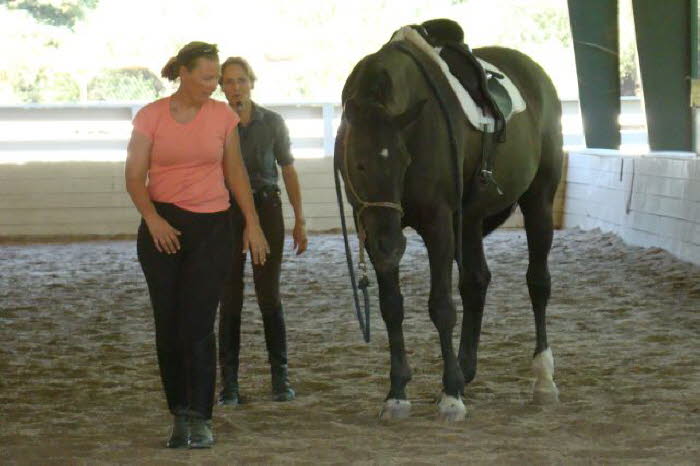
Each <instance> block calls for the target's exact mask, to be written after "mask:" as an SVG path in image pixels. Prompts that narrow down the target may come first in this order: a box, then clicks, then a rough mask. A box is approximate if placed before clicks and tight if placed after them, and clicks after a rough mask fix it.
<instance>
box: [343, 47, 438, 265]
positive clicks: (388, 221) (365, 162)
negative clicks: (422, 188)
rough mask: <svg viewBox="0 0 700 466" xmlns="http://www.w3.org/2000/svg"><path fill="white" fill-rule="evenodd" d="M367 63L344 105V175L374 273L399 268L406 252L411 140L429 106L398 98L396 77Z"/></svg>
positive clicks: (374, 63)
mask: <svg viewBox="0 0 700 466" xmlns="http://www.w3.org/2000/svg"><path fill="white" fill-rule="evenodd" d="M364 63H365V65H366V66H365V69H363V70H359V72H358V70H357V69H356V70H355V71H356V72H358V74H357V75H356V77H357V82H356V83H355V87H354V90H353V92H352V93H351V94H350V95H349V96H348V97H347V99H344V106H343V128H342V131H341V133H343V134H342V136H341V137H342V140H341V146H342V160H341V164H342V166H341V169H342V171H343V175H344V178H345V184H346V191H347V194H348V198H349V200H350V203H351V204H352V205H353V207H354V209H355V212H356V222H357V228H358V231H359V232H360V235H361V237H364V239H365V245H366V247H367V249H368V251H369V253H370V256H371V258H372V261H373V263H374V266H375V268H377V267H380V268H381V267H395V266H398V263H399V261H400V259H401V256H402V255H403V252H404V249H405V246H406V239H405V237H404V236H403V233H402V229H403V227H402V222H401V219H402V215H403V212H402V207H401V204H402V197H403V191H404V178H405V175H406V171H407V169H408V167H409V165H410V164H411V153H410V152H409V150H408V148H407V145H406V137H407V134H408V132H410V131H411V128H412V126H413V124H414V123H415V122H416V121H417V120H418V119H419V118H420V115H421V112H422V110H423V106H424V104H425V100H421V101H418V102H409V100H408V99H401V98H397V95H396V94H397V93H396V92H392V91H393V89H394V88H395V86H396V82H395V80H393V77H392V73H390V72H389V71H388V69H387V68H386V67H384V66H377V63H376V61H375V62H366V61H365V62H364ZM361 64H362V62H361ZM358 66H360V65H358ZM352 78H353V76H352V75H351V78H349V79H348V81H350V79H352ZM346 90H347V85H346Z"/></svg>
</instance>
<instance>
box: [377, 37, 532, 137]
mask: <svg viewBox="0 0 700 466" xmlns="http://www.w3.org/2000/svg"><path fill="white" fill-rule="evenodd" d="M399 40H404V41H407V42H410V43H411V44H413V45H415V46H416V47H418V48H419V49H421V50H422V51H423V52H425V53H426V54H427V55H428V56H429V57H430V58H431V59H432V60H433V61H434V62H435V63H437V65H438V66H439V67H440V69H441V70H442V72H443V74H444V75H445V77H446V78H447V81H448V82H449V83H450V87H451V88H452V90H453V91H454V93H455V95H456V96H457V99H458V100H459V103H460V104H461V106H462V110H463V111H464V114H465V115H466V116H467V119H468V120H469V122H470V123H471V124H472V125H473V126H474V128H476V129H478V130H484V128H485V129H486V131H487V132H489V133H492V132H493V130H494V126H495V124H494V119H493V116H492V115H490V114H488V113H484V112H483V111H482V110H481V108H479V107H478V106H477V105H476V103H475V102H474V99H472V96H471V95H469V92H467V90H466V89H464V86H462V84H461V83H460V82H459V80H458V79H457V78H455V77H454V76H453V75H452V73H450V68H449V67H448V66H447V63H445V60H443V59H442V57H440V49H439V48H434V47H432V46H431V45H430V44H428V43H427V42H426V41H425V39H423V36H421V35H420V34H419V33H418V32H416V30H415V29H413V28H412V27H410V26H404V27H402V28H401V29H399V30H398V31H396V32H395V33H394V35H393V36H392V37H391V42H394V41H399ZM477 60H479V63H481V66H483V67H484V69H485V70H486V71H492V72H494V73H498V74H501V75H503V76H504V77H503V79H499V82H500V84H501V85H502V86H503V87H505V88H506V90H507V91H508V95H509V96H510V98H511V100H512V102H513V108H512V110H511V112H510V113H509V114H508V115H503V116H504V117H505V119H506V121H508V120H509V119H510V117H511V116H513V115H514V114H516V113H519V112H522V111H523V110H525V109H526V108H527V106H526V104H525V100H524V99H523V96H522V95H521V94H520V91H519V90H518V88H517V87H515V84H513V81H511V80H510V78H509V77H508V76H506V75H505V73H503V72H502V71H501V70H500V69H498V67H496V66H494V65H492V64H491V63H488V62H486V61H484V60H482V59H480V58H478V57H477Z"/></svg>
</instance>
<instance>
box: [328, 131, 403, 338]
mask: <svg viewBox="0 0 700 466" xmlns="http://www.w3.org/2000/svg"><path fill="white" fill-rule="evenodd" d="M345 139H347V134H346V136H345ZM344 149H345V140H343V163H344V165H345V173H346V174H347V176H346V177H345V183H346V185H347V187H348V189H349V190H350V192H351V193H352V195H353V197H354V198H355V201H356V202H357V204H359V206H360V207H359V209H358V210H357V212H356V213H354V214H353V215H354V218H355V225H356V226H357V239H358V243H359V244H358V247H359V258H358V265H357V268H358V270H359V271H360V273H361V276H360V280H359V281H357V279H356V277H355V269H354V267H353V263H352V251H351V250H350V242H349V240H348V228H347V224H346V222H345V207H344V204H343V193H342V190H341V189H340V166H339V164H338V160H337V159H336V160H334V162H333V176H334V178H335V193H336V197H337V198H338V208H339V210H340V225H341V227H342V230H343V241H344V243H345V258H346V261H347V264H348V271H349V273H350V284H351V286H352V293H353V299H354V302H355V314H356V316H357V321H358V322H359V324H360V331H361V332H362V336H363V338H364V340H365V342H366V343H369V341H370V320H369V318H370V302H369V294H368V292H367V288H368V287H369V284H370V282H369V276H368V275H367V259H366V258H365V240H366V239H367V234H366V232H365V228H364V225H363V223H362V213H363V212H364V211H365V210H366V209H368V208H369V207H384V208H388V209H395V210H398V211H399V212H400V213H401V216H403V208H402V207H401V205H400V204H397V203H395V202H368V201H365V200H364V199H362V197H360V195H359V194H358V192H357V189H355V185H354V184H353V182H352V179H351V178H350V175H349V173H350V172H349V170H348V168H349V166H348V157H346V155H345V150H344ZM358 288H359V289H360V290H361V291H362V296H363V302H364V315H363V313H362V310H361V309H360V298H359V296H358V292H357V290H358Z"/></svg>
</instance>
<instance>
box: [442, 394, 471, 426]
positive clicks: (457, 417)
mask: <svg viewBox="0 0 700 466" xmlns="http://www.w3.org/2000/svg"><path fill="white" fill-rule="evenodd" d="M438 409H439V410H440V413H439V414H438V416H439V418H440V420H441V421H447V422H456V421H463V420H464V418H465V417H466V415H467V408H466V407H465V406H464V403H462V399H461V397H460V398H455V397H454V396H450V395H448V394H446V393H443V394H442V399H441V400H440V403H438Z"/></svg>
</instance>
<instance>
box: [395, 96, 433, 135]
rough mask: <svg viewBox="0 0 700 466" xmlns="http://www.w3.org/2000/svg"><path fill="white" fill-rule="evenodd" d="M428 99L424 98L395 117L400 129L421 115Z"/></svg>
mask: <svg viewBox="0 0 700 466" xmlns="http://www.w3.org/2000/svg"><path fill="white" fill-rule="evenodd" d="M425 102H426V100H425V99H423V100H421V101H419V102H418V103H415V104H413V105H412V106H411V107H409V108H408V110H406V111H405V112H403V113H401V114H400V115H397V116H395V117H394V118H393V120H394V124H395V125H396V126H398V127H399V128H400V129H404V128H405V127H407V126H408V125H410V124H411V123H413V122H414V121H416V120H417V119H418V117H419V116H420V114H421V112H422V111H423V107H424V106H425Z"/></svg>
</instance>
